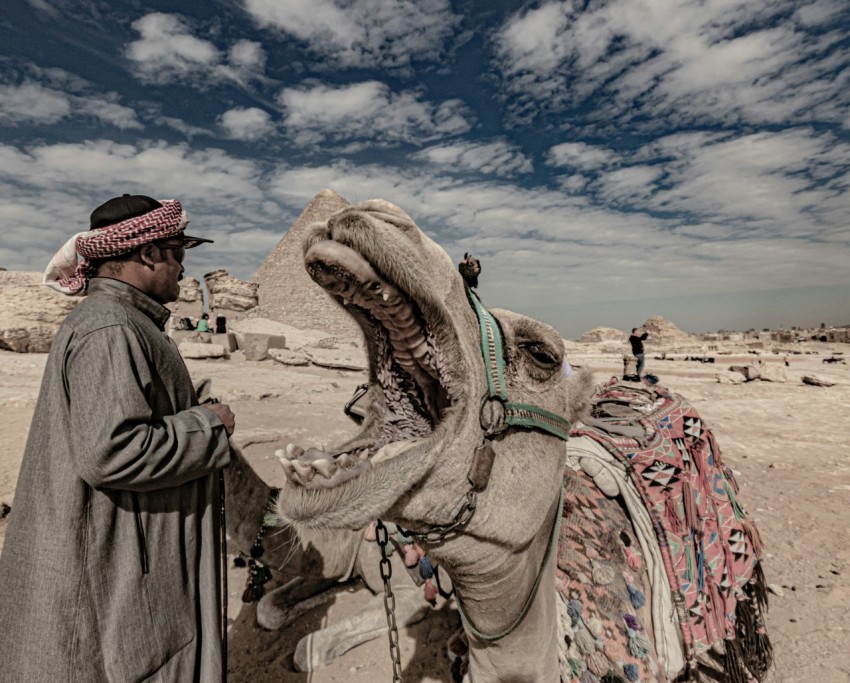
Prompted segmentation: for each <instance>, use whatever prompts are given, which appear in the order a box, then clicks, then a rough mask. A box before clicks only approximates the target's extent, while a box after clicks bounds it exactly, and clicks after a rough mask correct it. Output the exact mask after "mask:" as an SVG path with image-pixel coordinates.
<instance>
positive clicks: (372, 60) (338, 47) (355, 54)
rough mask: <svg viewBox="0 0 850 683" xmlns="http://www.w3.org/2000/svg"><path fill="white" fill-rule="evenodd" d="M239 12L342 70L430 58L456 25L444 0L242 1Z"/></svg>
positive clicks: (439, 50) (406, 63)
mask: <svg viewBox="0 0 850 683" xmlns="http://www.w3.org/2000/svg"><path fill="white" fill-rule="evenodd" d="M245 9H246V10H247V11H248V13H249V14H250V15H251V16H252V17H253V18H254V19H255V21H256V22H257V23H258V24H259V25H260V26H262V27H270V28H275V29H278V30H280V31H283V32H285V33H288V34H289V35H292V36H294V37H296V38H298V39H299V40H302V41H304V42H305V43H306V44H307V45H308V46H309V48H310V49H311V50H312V51H313V52H316V53H318V54H320V55H323V56H325V57H326V58H328V59H330V60H331V61H332V62H333V63H335V64H338V65H341V66H344V67H370V66H371V67H382V68H402V69H406V68H408V67H409V65H410V63H411V62H413V61H416V60H431V61H433V60H436V59H437V58H438V57H439V56H440V55H441V53H442V51H443V46H444V45H445V43H446V41H447V40H448V39H449V38H450V37H451V35H452V33H453V31H454V29H455V27H456V26H457V25H458V24H459V22H460V17H459V16H458V15H456V14H454V13H453V12H452V10H451V6H450V4H449V2H448V0H415V1H414V0H347V1H345V0H287V1H286V2H278V1H277V0H245Z"/></svg>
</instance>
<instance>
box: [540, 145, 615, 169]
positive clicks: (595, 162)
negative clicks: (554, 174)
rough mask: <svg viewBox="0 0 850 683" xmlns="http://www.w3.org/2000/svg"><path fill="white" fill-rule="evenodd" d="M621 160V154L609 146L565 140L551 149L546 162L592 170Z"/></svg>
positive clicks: (553, 164) (552, 164)
mask: <svg viewBox="0 0 850 683" xmlns="http://www.w3.org/2000/svg"><path fill="white" fill-rule="evenodd" d="M618 160H619V155H618V154H617V153H616V152H614V150H611V149H608V148H607V147H599V146H595V145H588V144H585V143H584V142H564V143H562V144H560V145H555V146H554V147H552V148H550V149H549V152H548V154H547V155H546V163H548V164H549V165H551V166H570V167H573V168H577V169H582V170H592V169H597V168H602V167H605V166H611V165H613V164H615V163H616V162H617V161H618Z"/></svg>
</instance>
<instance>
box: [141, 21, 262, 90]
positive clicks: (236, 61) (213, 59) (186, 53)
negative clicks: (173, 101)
mask: <svg viewBox="0 0 850 683" xmlns="http://www.w3.org/2000/svg"><path fill="white" fill-rule="evenodd" d="M133 28H134V29H135V30H136V31H137V32H138V33H139V39H138V40H135V41H133V42H131V43H130V44H129V45H127V48H126V51H125V53H126V55H127V58H128V59H129V60H130V61H131V62H132V63H133V64H134V66H135V73H136V76H137V77H138V78H139V79H141V80H142V81H145V82H148V83H171V82H188V83H191V84H203V83H206V82H216V81H223V80H228V81H233V82H236V83H239V84H241V85H244V84H245V83H247V82H248V81H249V80H251V79H252V78H258V77H260V76H261V74H262V70H263V67H264V66H265V62H266V55H265V52H264V50H263V48H262V46H261V45H260V44H259V43H256V42H254V41H249V40H240V41H237V42H236V43H234V44H233V45H232V46H231V47H230V48H229V49H228V50H227V53H226V55H224V54H222V52H221V50H219V49H218V48H217V47H216V46H215V44H213V43H212V42H211V41H209V40H204V39H203V38H198V37H197V36H195V35H194V34H193V33H192V31H191V27H190V26H189V25H188V24H187V22H186V21H185V20H184V19H182V18H181V17H179V16H177V15H176V14H164V13H162V12H152V13H150V14H146V15H145V16H143V17H141V18H140V19H137V20H136V21H134V22H133Z"/></svg>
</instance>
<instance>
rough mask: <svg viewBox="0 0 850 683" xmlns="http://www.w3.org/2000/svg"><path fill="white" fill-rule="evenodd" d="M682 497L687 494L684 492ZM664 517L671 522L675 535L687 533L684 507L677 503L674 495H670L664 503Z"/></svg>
mask: <svg viewBox="0 0 850 683" xmlns="http://www.w3.org/2000/svg"><path fill="white" fill-rule="evenodd" d="M682 495H683V496H684V495H685V493H684V492H683V494H682ZM664 516H665V517H666V518H667V520H668V521H669V522H670V529H671V530H672V531H673V533H675V534H678V535H679V536H682V535H684V534H685V533H687V531H686V529H685V528H684V527H685V525H684V524H683V520H682V506H681V505H679V503H677V502H676V500H675V498H674V497H673V495H672V493H671V495H668V496H667V498H666V500H665V501H664Z"/></svg>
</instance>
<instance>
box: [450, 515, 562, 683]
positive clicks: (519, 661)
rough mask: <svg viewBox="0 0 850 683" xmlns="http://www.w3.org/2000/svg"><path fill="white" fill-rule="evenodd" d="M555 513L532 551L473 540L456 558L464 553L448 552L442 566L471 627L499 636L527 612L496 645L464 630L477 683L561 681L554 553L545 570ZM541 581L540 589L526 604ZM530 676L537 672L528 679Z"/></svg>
mask: <svg viewBox="0 0 850 683" xmlns="http://www.w3.org/2000/svg"><path fill="white" fill-rule="evenodd" d="M557 510H558V505H557V504H556V505H554V506H553V507H552V509H551V510H550V512H549V514H548V515H547V517H546V520H545V522H544V523H543V524H541V526H540V531H539V533H538V534H536V535H535V537H534V538H533V539H532V541H531V543H530V544H529V545H528V547H527V548H523V549H519V550H518V551H516V552H510V551H506V549H505V548H504V547H501V546H498V545H496V544H493V543H488V542H482V541H477V540H475V539H470V538H467V539H464V542H463V545H464V546H465V547H464V548H463V552H462V553H458V554H457V555H455V553H456V552H457V551H458V550H461V549H460V548H452V549H451V550H450V549H448V548H447V549H446V550H449V553H448V554H450V555H451V556H452V557H447V558H446V560H445V561H444V562H445V565H447V566H448V568H449V573H450V574H451V577H452V582H453V584H454V586H455V590H456V591H457V596H458V599H459V600H460V601H461V603H462V605H463V611H464V612H465V614H466V617H467V620H468V622H471V623H472V624H475V626H476V627H477V629H478V630H479V631H480V632H482V633H485V634H497V633H501V632H503V631H506V630H508V627H510V626H511V625H512V624H513V622H514V621H515V620H516V618H517V616H519V615H520V614H521V612H522V611H523V610H524V609H526V608H527V611H526V614H525V616H524V618H522V619H521V620H520V621H519V623H517V624H516V626H515V628H513V629H512V630H510V633H508V634H507V635H505V636H504V637H502V638H500V639H498V640H495V641H491V640H484V639H479V638H477V637H476V636H475V634H474V633H471V632H470V630H471V629H470V624H469V623H466V624H465V625H464V628H465V630H466V631H467V635H468V636H469V641H470V671H471V672H472V679H473V680H482V681H521V680H529V681H535V680H556V679H557V667H558V657H557V643H556V642H555V633H556V628H555V616H556V612H555V601H554V599H553V591H552V587H553V586H554V583H555V555H556V553H551V554H550V556H549V557H548V559H547V561H546V564H545V566H543V567H542V569H541V564H542V563H543V562H544V558H545V556H546V548H547V546H548V545H549V540H550V535H551V532H552V526H553V524H554V521H555V517H556V514H557ZM459 545H460V544H459ZM452 551H454V552H452ZM460 557H462V558H463V559H462V560H461V559H460ZM441 561H443V560H441ZM538 577H539V584H540V586H541V589H540V590H538V591H537V592H536V594H535V595H534V598H533V599H532V601H531V603H530V604H529V605H526V601H527V599H528V596H529V594H530V593H531V592H532V589H533V588H534V586H535V582H536V581H538ZM531 672H537V673H534V674H533V675H530V673H531Z"/></svg>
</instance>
